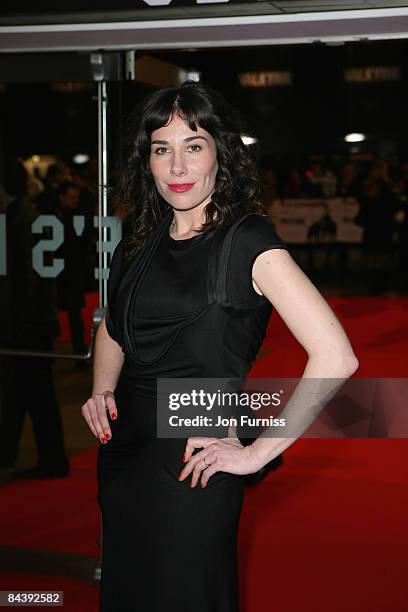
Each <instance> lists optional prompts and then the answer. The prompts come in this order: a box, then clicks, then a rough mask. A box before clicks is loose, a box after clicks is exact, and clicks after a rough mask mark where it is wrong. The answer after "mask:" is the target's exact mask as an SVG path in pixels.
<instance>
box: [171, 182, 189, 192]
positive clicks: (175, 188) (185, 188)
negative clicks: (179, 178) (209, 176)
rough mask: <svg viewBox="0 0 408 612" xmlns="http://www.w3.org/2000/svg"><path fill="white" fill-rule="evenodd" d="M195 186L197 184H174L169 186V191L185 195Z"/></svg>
mask: <svg viewBox="0 0 408 612" xmlns="http://www.w3.org/2000/svg"><path fill="white" fill-rule="evenodd" d="M193 185H195V183H172V184H171V185H169V189H170V190H171V191H175V192H176V193H184V192H185V191H188V190H189V189H191V188H192V187H193Z"/></svg>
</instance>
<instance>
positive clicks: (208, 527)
mask: <svg viewBox="0 0 408 612" xmlns="http://www.w3.org/2000/svg"><path fill="white" fill-rule="evenodd" d="M172 217H173V213H172V210H170V211H168V212H167V214H166V216H165V217H164V219H163V220H162V221H161V222H160V224H159V225H158V227H157V228H156V230H155V231H154V233H153V236H152V237H151V238H150V239H149V241H148V242H147V243H146V245H144V247H142V249H140V252H138V254H137V255H136V257H135V258H134V260H133V261H132V262H131V263H130V265H128V266H127V267H126V268H125V267H124V259H123V241H121V242H120V243H119V244H118V246H117V247H116V250H115V252H114V255H113V258H112V262H111V267H110V275H109V284H108V309H107V315H106V325H107V329H108V333H109V335H110V336H111V337H112V338H113V339H115V340H116V341H117V342H118V343H119V344H120V345H121V346H122V350H123V352H124V355H125V360H124V365H123V369H122V372H121V375H120V377H119V380H118V384H117V387H116V389H115V399H116V404H117V408H118V418H117V420H115V421H111V422H110V426H111V430H112V439H111V440H109V442H107V444H105V445H102V444H101V446H100V447H99V452H98V502H99V506H100V509H101V512H102V532H103V546H102V576H101V589H100V608H99V610H100V612H139V611H140V612H168V611H171V612H192V611H193V610H194V612H239V590H238V572H237V569H238V567H237V533H238V525H239V517H240V513H241V507H242V501H243V491H244V480H243V477H242V476H237V475H233V474H229V473H226V472H217V473H216V474H214V475H213V476H212V477H211V478H210V480H209V482H208V484H207V486H206V487H205V488H204V489H203V488H201V486H200V484H199V483H198V484H197V485H196V486H195V487H194V488H191V487H190V486H189V484H190V477H188V478H186V479H185V480H184V481H182V482H180V481H178V479H177V476H178V475H179V473H180V472H181V470H182V468H183V466H184V463H183V462H182V456H183V454H184V451H185V445H186V438H184V439H170V438H158V436H157V433H156V425H157V417H156V382H157V378H158V377H163V378H171V377H183V378H189V377H193V378H199V377H203V378H209V377H215V378H216V377H218V378H221V377H225V378H240V379H241V378H245V376H246V374H247V372H248V371H249V369H250V367H251V363H252V362H253V360H254V359H255V357H256V354H257V352H258V349H259V347H260V345H261V344H262V341H263V339H264V336H265V331H266V326H267V324H268V321H269V318H270V315H271V312H272V305H271V303H270V302H269V301H268V300H267V299H266V298H265V297H264V296H260V295H259V294H258V293H257V292H256V291H255V289H254V288H253V285H252V265H253V263H254V261H255V259H256V257H257V256H258V255H259V254H260V253H262V252H263V251H266V250H269V249H274V248H285V249H287V247H286V246H285V244H284V243H282V241H281V240H280V239H279V237H278V236H277V235H276V233H275V231H274V229H273V226H272V225H271V223H270V222H269V219H268V217H266V216H261V215H258V214H255V213H251V214H248V215H245V216H244V217H242V218H241V219H240V220H239V221H238V222H236V223H235V224H234V225H232V226H231V227H229V228H222V229H221V228H218V229H216V230H213V231H212V232H210V233H209V234H198V235H196V236H194V237H192V238H188V239H186V240H174V239H173V238H171V237H170V235H169V228H170V223H171V219H172ZM226 435H227V433H225V437H226ZM212 437H213V436H212ZM222 437H224V436H222ZM197 452H199V451H197Z"/></svg>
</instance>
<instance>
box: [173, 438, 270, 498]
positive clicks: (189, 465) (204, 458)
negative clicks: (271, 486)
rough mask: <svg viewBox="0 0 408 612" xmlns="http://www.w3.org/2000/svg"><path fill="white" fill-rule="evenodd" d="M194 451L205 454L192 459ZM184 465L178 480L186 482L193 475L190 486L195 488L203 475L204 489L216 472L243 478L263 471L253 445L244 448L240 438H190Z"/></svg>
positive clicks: (197, 454) (196, 455) (199, 454)
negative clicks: (198, 450)
mask: <svg viewBox="0 0 408 612" xmlns="http://www.w3.org/2000/svg"><path fill="white" fill-rule="evenodd" d="M195 448H202V449H203V450H202V451H200V452H198V453H196V454H195V455H193V450H194V449H195ZM184 461H185V462H186V465H185V466H184V467H183V469H182V470H181V472H180V474H179V477H178V479H179V480H180V481H181V480H184V479H185V478H186V477H187V476H188V475H189V474H191V473H192V477H191V482H190V486H191V487H195V485H196V484H197V482H198V480H199V479H200V475H201V474H203V475H202V477H201V486H202V487H203V488H204V487H205V486H206V485H207V482H208V480H209V479H210V478H211V476H212V475H213V474H215V473H216V472H228V473H230V474H238V475H244V474H253V473H254V472H257V471H258V470H259V469H261V467H262V465H261V464H260V461H259V458H258V457H257V456H256V452H255V449H254V448H253V447H252V445H251V444H250V445H249V446H243V445H242V444H241V442H240V441H239V439H238V438H188V440H187V445H186V452H185V454H184ZM206 466H208V467H206Z"/></svg>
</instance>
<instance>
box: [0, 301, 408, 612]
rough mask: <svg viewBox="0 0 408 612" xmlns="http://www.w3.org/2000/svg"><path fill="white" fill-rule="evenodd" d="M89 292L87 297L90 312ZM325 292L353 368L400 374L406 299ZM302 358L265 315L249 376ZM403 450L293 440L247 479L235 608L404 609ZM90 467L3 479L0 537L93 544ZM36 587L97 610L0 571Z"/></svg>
mask: <svg viewBox="0 0 408 612" xmlns="http://www.w3.org/2000/svg"><path fill="white" fill-rule="evenodd" d="M93 302H94V299H93V296H91V298H90V299H89V300H88V309H87V317H88V320H89V317H90V314H89V313H90V306H91V304H92V303H93ZM329 303H330V304H331V305H332V307H333V309H334V311H335V312H336V314H337V316H338V317H339V319H340V320H341V322H342V323H343V325H344V327H345V328H346V330H347V332H348V334H349V336H350V338H351V340H352V343H353V347H354V350H355V352H356V354H357V356H358V358H359V361H360V368H359V371H358V372H357V373H356V375H357V376H364V377H407V376H408V363H407V361H408V360H407V359H406V355H407V348H408V326H407V314H408V299H407V298H365V297H356V298H337V297H336V298H331V299H329ZM64 333H65V332H64ZM62 337H63V336H62ZM305 364H306V354H305V352H304V351H303V349H302V348H301V347H300V346H299V345H298V344H297V342H296V340H295V339H294V338H293V337H292V336H291V335H290V333H289V332H288V330H287V329H286V327H285V325H284V324H283V323H282V321H281V320H280V319H279V317H278V316H277V315H276V314H274V315H273V317H272V320H271V324H270V326H269V330H268V336H267V338H266V339H265V343H264V346H263V348H262V351H261V354H260V356H259V359H258V360H257V362H256V364H255V365H254V367H253V369H252V372H251V376H255V377H268V376H277V377H279V376H281V377H284V376H287V377H294V376H301V374H302V371H303V368H304V366H305ZM407 458H408V440H405V439H401V440H399V439H389V440H373V439H371V440H331V439H322V440H319V439H301V440H298V441H297V442H296V443H295V444H294V445H292V446H291V447H290V448H289V449H288V450H287V451H285V453H284V464H283V466H282V467H281V468H280V469H279V470H278V471H277V472H273V473H270V474H269V475H268V476H267V478H266V479H265V480H264V481H263V482H262V483H261V484H260V485H257V486H255V487H247V491H246V497H245V503H244V508H243V514H242V521H241V529H240V534H239V563H240V576H241V593H242V611H241V612H309V611H313V612H329V611H330V612H337V611H338V612H340V611H341V612H344V611H345V610H347V611H348V612H377V611H378V612H379V611H385V610H387V611H388V610H390V611H392V612H406V610H407V609H408V606H407V604H406V594H405V590H406V589H405V588H404V581H405V557H406V550H407V545H408V527H407V521H406V514H407V506H408V487H407V477H408V468H407ZM95 467H96V466H95V451H89V452H87V453H83V454H81V455H79V456H77V457H75V458H74V460H73V470H72V476H71V477H70V478H69V479H68V480H66V481H55V482H54V481H51V480H48V481H44V482H42V483H41V482H40V483H38V482H37V483H20V484H9V485H5V486H3V487H2V493H3V499H6V500H7V503H6V504H4V503H3V504H2V506H1V508H0V520H1V524H2V528H3V529H2V533H3V539H2V541H3V546H13V547H19V548H21V549H38V550H47V551H56V552H63V553H71V554H73V553H76V554H81V555H97V546H96V543H95V540H96V538H97V537H98V535H99V510H98V508H97V502H96V482H95ZM180 573H181V574H180V575H182V568H181V569H180ZM34 586H36V587H37V588H38V589H40V588H44V589H48V590H49V589H57V590H64V592H65V602H66V605H65V606H64V609H65V610H69V611H70V610H74V609H75V610H78V611H84V612H92V611H95V612H96V610H97V586H92V585H90V584H87V583H85V582H80V581H77V580H74V579H67V578H65V577H61V578H58V577H52V578H47V577H45V576H44V577H43V576H38V575H37V576H35V575H31V576H28V575H23V574H10V575H8V576H5V575H4V574H3V579H2V584H1V589H3V590H4V589H6V588H8V589H18V588H21V589H29V588H34ZM192 610H193V607H192ZM135 612H136V610H135ZM137 612H139V611H137ZM141 612H148V611H141ZM169 612H173V611H169ZM174 612H176V611H174Z"/></svg>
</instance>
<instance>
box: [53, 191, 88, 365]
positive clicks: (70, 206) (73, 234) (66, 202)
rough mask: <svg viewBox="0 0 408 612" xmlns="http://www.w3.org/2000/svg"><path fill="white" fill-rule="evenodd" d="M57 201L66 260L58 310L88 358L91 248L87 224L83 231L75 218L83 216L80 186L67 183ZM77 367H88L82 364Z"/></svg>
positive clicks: (75, 347)
mask: <svg viewBox="0 0 408 612" xmlns="http://www.w3.org/2000/svg"><path fill="white" fill-rule="evenodd" d="M57 197H58V203H57V209H56V216H57V217H58V218H59V219H60V220H61V222H62V224H63V226H64V241H63V243H62V245H61V246H60V247H59V248H58V249H57V251H56V257H59V258H62V259H63V260H64V269H63V270H62V272H61V273H60V274H59V275H58V277H57V289H58V308H59V309H60V310H66V312H67V315H68V321H69V327H70V332H71V341H72V347H73V351H74V353H76V354H86V353H87V352H88V349H87V346H86V343H85V326H84V322H83V319H82V313H81V310H82V308H84V306H85V292H86V283H87V269H86V262H87V261H88V257H89V254H90V251H91V248H92V245H91V240H90V237H89V231H88V229H87V223H86V222H84V224H83V226H82V227H79V226H76V225H75V223H74V217H75V215H79V216H81V212H80V211H79V209H78V208H79V201H80V190H79V189H78V187H77V185H76V184H75V183H74V182H73V181H64V182H63V183H61V185H60V186H59V187H58V190H57ZM85 221H86V219H85ZM76 364H77V366H78V367H86V364H85V362H84V361H82V360H78V361H77V362H76Z"/></svg>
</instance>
